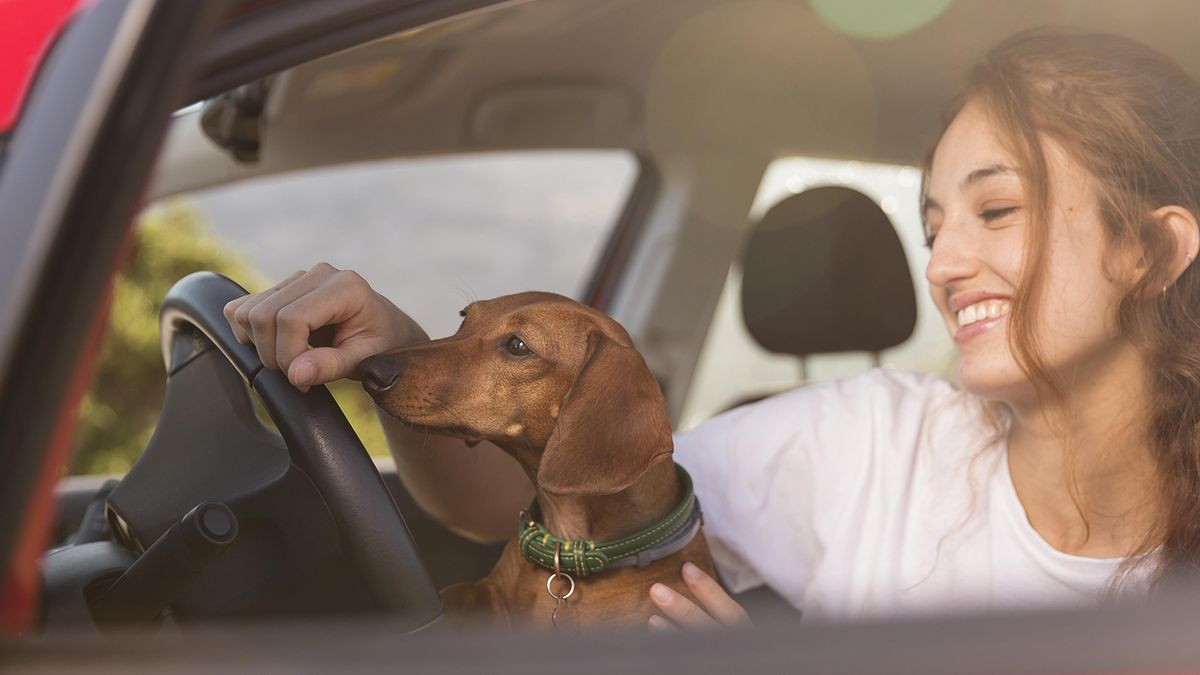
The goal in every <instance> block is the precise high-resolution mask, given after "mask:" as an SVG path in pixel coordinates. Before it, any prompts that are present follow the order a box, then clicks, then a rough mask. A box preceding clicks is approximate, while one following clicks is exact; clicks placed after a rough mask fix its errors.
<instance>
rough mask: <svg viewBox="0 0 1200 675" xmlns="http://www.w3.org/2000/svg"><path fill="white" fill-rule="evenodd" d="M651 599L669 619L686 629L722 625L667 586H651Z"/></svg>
mask: <svg viewBox="0 0 1200 675" xmlns="http://www.w3.org/2000/svg"><path fill="white" fill-rule="evenodd" d="M650 599H651V600H653V601H654V604H655V605H658V609H659V611H661V612H662V613H663V614H664V615H666V617H667V618H668V619H670V620H672V621H674V622H675V623H676V624H678V625H680V626H683V627H684V628H716V627H718V626H719V625H720V624H718V623H717V622H716V621H715V620H714V619H713V618H712V617H711V616H709V615H708V613H707V612H705V611H704V610H703V609H700V607H699V606H697V605H696V603H694V602H692V601H691V600H688V599H687V598H685V597H684V596H683V595H681V594H679V593H676V592H675V591H674V590H672V589H671V588H670V587H669V586H667V585H666V584H654V585H653V586H651V587H650Z"/></svg>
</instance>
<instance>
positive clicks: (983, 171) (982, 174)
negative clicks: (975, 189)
mask: <svg viewBox="0 0 1200 675" xmlns="http://www.w3.org/2000/svg"><path fill="white" fill-rule="evenodd" d="M1016 173H1017V171H1016V169H1013V168H1012V167H1011V166H1005V165H1003V164H990V165H988V166H985V167H983V168H980V169H975V170H974V171H972V172H971V173H969V174H967V177H966V178H964V179H963V182H962V184H961V185H959V188H960V189H961V188H966V187H968V186H970V185H974V184H975V183H978V182H979V181H981V180H983V179H984V178H991V177H992V176H1000V175H1005V174H1016Z"/></svg>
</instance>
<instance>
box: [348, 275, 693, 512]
mask: <svg viewBox="0 0 1200 675" xmlns="http://www.w3.org/2000/svg"><path fill="white" fill-rule="evenodd" d="M462 315H463V322H462V326H460V327H459V329H458V332H457V333H455V334H454V335H452V336H450V337H448V338H444V339H441V340H434V341H431V342H427V343H425V344H422V345H417V346H414V347H406V348H402V349H398V350H394V351H391V352H386V353H384V354H380V355H378V356H374V357H371V358H370V359H367V360H366V361H364V362H363V363H362V365H361V366H360V367H359V376H360V378H361V379H362V382H363V388H364V389H366V390H367V392H368V393H370V394H371V396H372V397H373V398H374V399H375V402H376V404H377V405H378V406H379V407H380V408H382V409H383V410H385V411H386V412H387V413H389V414H390V415H392V416H394V417H397V418H399V419H401V420H403V421H405V422H408V423H409V424H412V425H414V426H415V427H419V428H424V429H426V430H429V431H431V432H433V433H441V434H446V435H451V436H457V437H460V438H463V439H465V440H467V441H468V442H470V441H479V440H490V441H493V442H495V443H496V444H497V445H499V446H501V447H503V448H504V449H505V450H507V451H508V452H510V453H511V454H513V455H514V456H515V457H516V458H517V459H518V460H519V461H520V462H522V463H523V464H525V465H526V467H527V468H528V469H530V472H531V473H532V474H534V475H536V477H537V482H538V486H539V487H540V488H541V489H542V490H543V491H545V492H547V493H550V494H556V495H570V496H584V495H603V494H612V493H614V492H619V491H621V490H623V489H625V488H627V487H629V486H630V485H631V484H633V482H634V481H636V480H637V479H638V478H639V477H640V476H641V475H642V474H644V473H645V472H646V470H647V469H649V468H650V466H651V465H653V464H655V463H656V462H659V461H662V460H665V459H668V458H670V456H671V450H672V444H671V429H670V423H669V421H668V418H667V413H666V405H665V403H664V401H663V396H662V391H661V390H660V388H659V386H658V383H657V382H656V381H655V379H654V377H653V375H651V373H650V370H649V368H647V367H646V363H645V361H643V360H642V357H641V355H640V354H638V353H637V351H636V350H635V349H634V348H633V343H632V340H630V338H629V334H628V333H627V332H626V331H625V329H624V328H622V327H621V325H620V324H618V323H617V322H616V321H613V320H612V319H610V318H609V317H607V316H605V315H604V314H601V313H600V312H597V311H595V310H593V309H591V308H589V307H587V306H585V305H582V304H580V303H578V302H575V301H574V300H570V299H569V298H565V297H562V296H559V295H554V294H551V293H532V292H531V293H520V294H517V295H509V296H504V297H500V298H495V299H493V300H485V301H480V302H475V303H472V304H471V305H469V306H468V307H467V308H466V309H464V310H463V311H462Z"/></svg>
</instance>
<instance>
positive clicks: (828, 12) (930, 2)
mask: <svg viewBox="0 0 1200 675" xmlns="http://www.w3.org/2000/svg"><path fill="white" fill-rule="evenodd" d="M952 2H953V0H903V2H898V1H897V0H808V5H809V7H810V8H812V11H813V12H814V13H815V14H816V15H817V16H818V17H820V19H821V21H822V22H824V23H825V25H827V26H829V27H830V28H832V29H833V30H835V31H837V32H839V33H842V34H844V35H849V36H851V37H857V38H869V39H875V40H880V39H886V38H893V37H896V36H898V35H903V34H905V33H908V32H910V31H913V30H916V29H917V28H920V27H921V26H924V25H925V24H927V23H929V22H930V21H933V20H934V19H936V18H937V17H939V16H941V14H942V12H945V11H946V9H947V8H948V7H950V4H951V3H952Z"/></svg>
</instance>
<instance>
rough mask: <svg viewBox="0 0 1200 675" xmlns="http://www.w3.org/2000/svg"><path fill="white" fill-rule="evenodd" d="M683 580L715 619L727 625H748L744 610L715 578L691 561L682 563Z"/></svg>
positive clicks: (747, 617)
mask: <svg viewBox="0 0 1200 675" xmlns="http://www.w3.org/2000/svg"><path fill="white" fill-rule="evenodd" d="M683 582H684V583H685V584H687V587H688V589H689V590H691V592H692V595H695V596H696V599H697V600H699V601H700V604H701V605H702V606H703V607H704V609H705V610H706V611H707V612H708V613H709V614H711V615H712V616H713V618H715V619H716V620H717V621H720V622H721V623H723V624H725V625H727V626H748V625H750V617H749V616H748V615H747V614H746V610H745V609H743V608H742V606H741V605H739V604H738V603H737V601H736V600H734V599H733V598H731V597H729V594H728V593H726V592H725V589H724V588H721V584H719V583H717V580H716V579H713V578H712V577H710V576H708V575H707V574H705V573H704V570H701V569H700V568H699V567H697V566H696V565H695V564H693V563H690V562H688V563H684V564H683Z"/></svg>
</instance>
